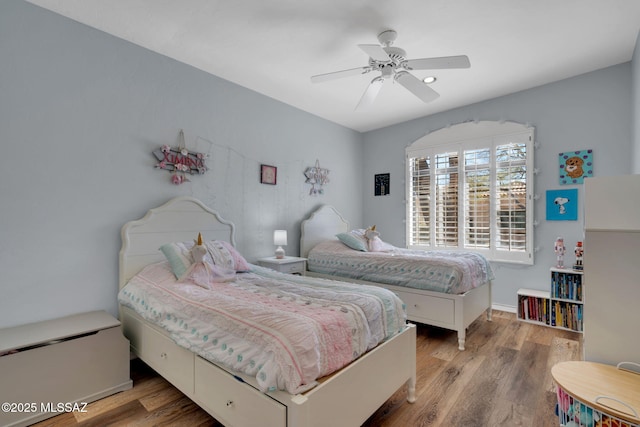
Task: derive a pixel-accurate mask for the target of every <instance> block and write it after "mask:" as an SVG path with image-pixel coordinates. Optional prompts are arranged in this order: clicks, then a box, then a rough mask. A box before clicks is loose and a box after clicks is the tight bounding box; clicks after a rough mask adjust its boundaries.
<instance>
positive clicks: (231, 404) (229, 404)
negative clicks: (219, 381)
mask: <svg viewBox="0 0 640 427" xmlns="http://www.w3.org/2000/svg"><path fill="white" fill-rule="evenodd" d="M232 406H233V400H227V408H231V407H232Z"/></svg>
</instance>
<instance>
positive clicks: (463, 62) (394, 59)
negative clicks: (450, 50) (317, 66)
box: [311, 30, 471, 110]
mask: <svg viewBox="0 0 640 427" xmlns="http://www.w3.org/2000/svg"><path fill="white" fill-rule="evenodd" d="M397 36H398V34H397V33H396V32H395V31H394V30H386V31H383V32H382V33H380V34H378V41H379V42H380V45H377V44H359V45H358V47H359V48H360V49H362V50H363V51H364V52H365V53H366V54H367V55H369V65H367V66H364V67H358V68H351V69H349V70H342V71H335V72H332V73H326V74H318V75H315V76H312V77H311V81H312V82H313V83H320V82H325V81H328V80H333V79H337V78H342V77H348V76H353V75H356V74H367V73H369V72H371V71H380V73H381V75H380V76H377V77H375V78H374V79H373V80H371V83H370V84H369V86H368V87H367V89H366V90H365V92H364V94H363V95H362V98H360V102H358V105H357V106H356V110H361V109H364V108H366V107H368V106H370V105H371V104H373V101H374V100H375V99H376V96H377V95H378V92H380V89H381V88H382V84H383V83H384V82H385V80H387V79H390V78H393V80H395V81H397V82H398V83H400V84H401V85H402V86H404V87H405V88H406V89H407V90H408V91H409V92H411V93H413V94H414V95H415V96H417V97H418V98H420V99H421V100H422V101H423V102H431V101H433V100H434V99H436V98H438V97H439V96H440V95H439V94H438V92H436V91H435V90H433V89H432V88H430V87H429V86H428V85H427V84H426V83H423V82H422V81H421V80H420V79H418V78H417V77H416V76H414V75H413V74H411V73H409V71H411V70H435V69H449V68H469V67H471V64H470V62H469V58H468V57H467V56H466V55H459V56H444V57H440V58H422V59H406V54H407V53H406V52H405V51H404V49H400V48H399V47H392V46H391V45H392V44H393V42H394V41H395V39H396V37H397Z"/></svg>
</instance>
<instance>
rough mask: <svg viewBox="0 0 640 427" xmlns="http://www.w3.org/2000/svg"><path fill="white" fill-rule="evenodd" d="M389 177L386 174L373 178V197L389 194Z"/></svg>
mask: <svg viewBox="0 0 640 427" xmlns="http://www.w3.org/2000/svg"><path fill="white" fill-rule="evenodd" d="M389 184H390V175H389V174H388V173H379V174H377V175H375V177H374V185H373V188H374V195H376V196H386V195H387V194H389Z"/></svg>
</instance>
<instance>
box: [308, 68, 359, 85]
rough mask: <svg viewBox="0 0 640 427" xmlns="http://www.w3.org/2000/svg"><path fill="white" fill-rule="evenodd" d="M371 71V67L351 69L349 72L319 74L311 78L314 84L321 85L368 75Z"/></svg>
mask: <svg viewBox="0 0 640 427" xmlns="http://www.w3.org/2000/svg"><path fill="white" fill-rule="evenodd" d="M369 71H371V67H360V68H351V69H349V70H342V71H334V72H332V73H325V74H318V75H316V76H311V82H312V83H321V82H326V81H328V80H334V79H340V78H342V77H349V76H355V75H357V74H366V73H368V72H369Z"/></svg>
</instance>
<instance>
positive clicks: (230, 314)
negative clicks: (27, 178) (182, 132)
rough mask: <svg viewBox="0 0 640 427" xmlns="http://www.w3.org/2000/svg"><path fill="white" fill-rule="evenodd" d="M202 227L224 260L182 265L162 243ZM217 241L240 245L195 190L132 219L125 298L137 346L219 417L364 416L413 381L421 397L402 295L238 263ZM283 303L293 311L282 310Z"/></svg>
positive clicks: (247, 420) (353, 420) (301, 420)
mask: <svg viewBox="0 0 640 427" xmlns="http://www.w3.org/2000/svg"><path fill="white" fill-rule="evenodd" d="M198 233H201V236H202V237H203V240H204V241H205V242H207V243H205V244H203V245H202V246H206V247H207V248H209V252H208V256H211V257H212V259H213V262H211V263H206V262H203V263H202V264H199V263H198V262H195V261H194V262H193V264H192V265H191V266H190V267H189V269H188V271H187V272H186V273H184V275H182V277H179V278H178V277H177V276H172V274H176V270H175V265H174V263H173V262H171V259H170V258H169V257H168V256H166V255H167V252H166V250H164V249H163V251H160V250H159V248H160V247H163V248H165V249H166V246H167V245H168V244H171V245H173V243H174V242H193V240H194V237H195V236H196V235H198ZM210 242H215V243H216V244H218V245H219V248H218V249H220V250H221V251H222V252H225V251H226V252H225V253H227V254H228V253H230V252H233V248H234V247H235V226H234V224H233V223H231V222H229V221H226V220H224V219H222V218H221V217H220V215H219V214H218V213H217V212H215V211H213V210H211V209H210V208H208V207H206V206H205V205H204V204H202V203H201V202H200V201H198V200H197V199H193V198H189V197H179V198H175V199H172V200H170V201H169V202H167V203H166V204H164V205H162V206H160V207H157V208H154V209H151V210H149V212H148V213H147V214H146V215H145V216H144V217H143V218H141V219H139V220H135V221H131V222H128V223H127V224H125V225H124V226H123V228H122V248H121V251H120V277H119V281H120V292H119V303H120V318H121V322H122V325H123V330H124V333H125V336H126V337H127V338H128V339H129V340H130V342H131V349H132V351H133V352H134V353H135V355H137V356H138V357H139V358H140V359H142V360H143V361H144V362H145V363H147V364H148V365H149V366H151V367H152V368H153V369H154V370H156V371H157V372H158V373H159V374H160V375H162V376H163V377H164V378H166V379H167V380H168V381H169V382H171V383H172V384H173V385H174V386H175V387H176V388H178V389H179V390H180V391H182V392H183V393H184V394H185V395H187V396H188V397H189V398H191V399H192V400H193V401H194V402H196V403H197V404H198V405H199V406H201V407H202V408H203V409H205V410H206V411H207V412H209V413H210V414H211V415H212V416H213V417H215V418H216V419H217V420H218V421H220V422H221V423H223V424H225V425H233V426H251V425H269V426H301V427H305V426H326V425H334V426H357V425H361V424H362V423H363V422H364V421H365V420H366V419H367V418H368V417H369V416H370V415H371V414H372V413H373V412H375V411H376V410H377V409H378V408H379V407H380V406H381V405H382V404H383V403H384V402H385V401H386V400H387V399H389V397H391V395H393V394H394V393H395V392H396V391H398V390H399V389H400V388H402V386H403V385H405V386H406V388H407V400H408V401H409V402H413V401H415V379H416V372H415V369H416V368H415V366H416V332H415V327H414V326H413V325H410V324H407V323H406V321H405V320H406V314H404V312H402V313H400V312H398V311H397V308H398V307H399V308H400V309H401V310H402V302H401V301H400V300H399V299H398V298H397V297H396V296H395V295H393V294H392V293H391V292H388V291H385V292H387V293H380V292H379V290H378V289H374V287H371V289H369V290H365V292H362V289H360V286H359V285H356V284H353V283H345V282H339V281H335V280H325V279H318V278H307V277H300V276H293V275H286V274H283V273H278V272H275V271H272V270H269V269H266V268H262V267H259V266H255V265H252V264H248V265H249V268H248V269H246V268H243V269H240V270H236V271H234V272H233V273H229V269H231V267H232V265H231V264H233V263H234V262H235V261H237V259H238V258H241V255H239V254H238V253H235V254H232V256H231V257H227V258H225V259H224V262H220V261H219V258H217V255H216V256H214V255H213V252H212V250H213V251H214V252H215V248H214V249H211V247H210ZM221 242H226V244H221ZM196 245H198V243H196ZM198 246H200V245H198ZM194 248H195V245H193V246H192V247H191V249H189V248H188V246H184V247H183V249H185V250H186V252H183V253H182V254H183V255H186V256H188V255H189V253H195V252H190V251H193V250H194ZM233 260H235V261H233ZM227 261H230V262H231V264H227ZM245 262H246V261H245ZM234 265H235V266H236V267H237V266H238V264H237V263H236V264H234ZM195 266H198V268H195ZM212 266H213V270H216V269H217V268H219V271H212ZM239 271H242V272H239ZM203 277H206V278H207V279H206V280H205V279H203ZM298 288H301V289H303V291H298ZM299 292H301V293H299ZM304 292H306V293H304ZM252 294H255V295H257V296H258V298H259V299H258V302H257V303H256V302H254V301H253V298H254V297H253V295H252ZM229 302H230V304H227V303H229ZM224 304H227V305H224ZM252 304H254V305H253V306H252ZM196 310H197V312H198V314H197V315H194V316H195V317H194V316H192V313H196ZM278 311H282V312H284V311H288V312H287V313H283V315H284V316H285V317H283V318H282V319H279V318H277V319H276V318H275V317H274V316H276V314H277V313H276V312H278ZM253 312H255V313H253ZM365 312H366V313H367V314H364V313H365ZM252 316H253V317H252ZM325 321H326V322H328V323H327V324H323V323H322V322H325ZM331 322H333V323H331ZM281 323H283V324H286V325H288V327H289V328H291V329H284V330H280V329H278V327H279V325H276V324H281ZM301 330H305V331H307V332H306V333H304V334H301V333H300V331H301ZM310 331H311V332H314V333H311V332H310ZM296 335H300V337H299V338H300V339H301V341H300V340H298V339H297V338H295V339H294V337H295V336H296ZM310 343H314V344H313V346H311V345H310ZM258 344H262V345H264V347H260V346H259V345H258ZM345 349H347V350H348V351H345ZM312 353H313V354H312ZM315 353H318V354H320V356H317V355H316V354H315ZM347 353H351V354H350V355H349V356H350V358H347ZM323 354H324V355H325V356H322V355H323ZM340 354H342V356H340ZM314 357H316V358H317V357H319V359H313V358H314ZM303 367H307V368H308V367H311V368H312V369H311V371H309V370H308V369H307V368H305V369H303ZM314 369H315V370H314Z"/></svg>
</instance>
